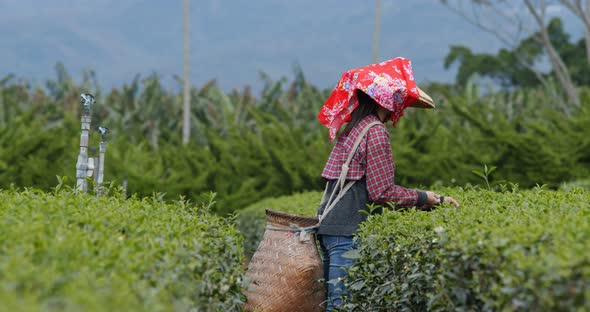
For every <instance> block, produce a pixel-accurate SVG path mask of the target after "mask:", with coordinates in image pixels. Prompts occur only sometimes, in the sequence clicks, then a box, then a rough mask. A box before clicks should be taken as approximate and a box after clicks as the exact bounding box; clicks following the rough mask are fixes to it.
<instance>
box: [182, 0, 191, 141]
mask: <svg viewBox="0 0 590 312" xmlns="http://www.w3.org/2000/svg"><path fill="white" fill-rule="evenodd" d="M188 4H189V0H184V10H183V16H184V19H183V20H184V24H183V30H184V58H183V67H184V70H183V74H184V77H183V81H184V86H183V96H182V98H183V113H182V143H184V144H186V143H188V141H189V138H190V134H191V125H190V121H191V120H190V100H191V98H190V96H191V94H190V84H189V6H188Z"/></svg>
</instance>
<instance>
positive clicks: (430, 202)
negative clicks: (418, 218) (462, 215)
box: [424, 191, 459, 208]
mask: <svg viewBox="0 0 590 312" xmlns="http://www.w3.org/2000/svg"><path fill="white" fill-rule="evenodd" d="M443 203H449V204H451V205H453V206H455V207H459V202H457V201H456V200H455V199H454V198H452V197H446V196H441V195H438V194H436V193H434V192H430V191H427V192H426V204H425V205H424V206H426V207H427V208H432V207H433V206H436V205H441V204H443Z"/></svg>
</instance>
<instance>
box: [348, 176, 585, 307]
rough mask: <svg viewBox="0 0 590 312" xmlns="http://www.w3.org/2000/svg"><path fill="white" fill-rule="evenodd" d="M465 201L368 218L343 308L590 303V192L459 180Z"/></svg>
mask: <svg viewBox="0 0 590 312" xmlns="http://www.w3.org/2000/svg"><path fill="white" fill-rule="evenodd" d="M441 193H443V194H449V195H452V196H453V197H455V198H456V199H458V200H459V201H460V202H461V203H462V206H461V207H460V208H458V209H454V208H451V207H443V208H440V209H437V210H434V211H432V212H421V211H415V210H409V211H404V212H389V211H388V212H385V213H384V214H382V215H376V216H373V217H370V218H369V220H368V221H367V222H365V223H364V224H363V225H362V226H361V228H360V230H359V233H358V235H359V236H358V237H359V239H360V241H362V242H363V243H361V244H360V245H359V249H358V252H353V253H352V254H351V256H353V257H356V258H357V260H358V261H357V262H356V264H355V265H353V266H352V267H351V269H350V271H349V275H348V277H347V281H346V283H347V284H348V287H349V289H350V296H349V297H348V298H347V300H348V301H347V303H346V305H345V306H344V307H343V310H345V311H367V309H370V310H372V311H389V310H394V311H426V310H433V311H450V310H460V311H473V310H477V311H479V310H484V311H486V310H487V311H489V310H502V311H504V310H524V311H541V310H544V311H549V310H551V311H572V310H576V309H588V308H590V305H589V303H588V302H590V301H589V300H590V258H589V257H588V250H590V240H589V239H588V238H589V237H590V224H589V223H588V220H590V192H588V191H584V190H582V189H581V188H572V189H570V190H569V191H565V192H555V191H548V190H544V189H543V188H541V187H538V188H535V189H533V190H528V191H518V190H516V189H514V190H512V191H509V190H506V191H504V192H501V193H496V192H492V191H487V190H474V189H461V188H452V189H444V190H442V191H441Z"/></svg>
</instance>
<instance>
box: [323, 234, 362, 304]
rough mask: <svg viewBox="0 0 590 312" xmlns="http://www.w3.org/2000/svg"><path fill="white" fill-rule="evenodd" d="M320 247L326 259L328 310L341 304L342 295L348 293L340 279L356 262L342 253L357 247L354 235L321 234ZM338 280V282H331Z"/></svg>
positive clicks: (325, 273) (324, 259) (325, 276)
mask: <svg viewBox="0 0 590 312" xmlns="http://www.w3.org/2000/svg"><path fill="white" fill-rule="evenodd" d="M318 238H319V241H320V248H321V250H322V258H323V261H324V279H325V280H326V283H327V292H326V301H327V302H326V312H329V311H332V309H333V308H334V307H337V306H339V305H340V304H341V299H340V296H341V295H343V294H346V293H347V291H346V287H344V283H343V282H342V281H341V280H339V281H338V279H339V278H343V277H345V276H346V271H345V270H344V269H348V268H349V267H350V266H351V265H352V264H353V262H354V260H352V259H348V258H344V257H342V254H343V253H345V252H347V251H349V250H351V249H356V245H355V244H354V243H353V241H352V236H333V235H319V237H318ZM329 281H338V283H336V284H334V283H329Z"/></svg>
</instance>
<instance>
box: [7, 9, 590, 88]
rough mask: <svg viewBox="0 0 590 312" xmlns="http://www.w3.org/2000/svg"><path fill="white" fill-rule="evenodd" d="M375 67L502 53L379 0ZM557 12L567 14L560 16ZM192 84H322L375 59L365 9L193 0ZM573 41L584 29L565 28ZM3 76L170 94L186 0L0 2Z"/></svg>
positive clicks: (455, 19) (448, 23)
mask: <svg viewBox="0 0 590 312" xmlns="http://www.w3.org/2000/svg"><path fill="white" fill-rule="evenodd" d="M381 3H382V15H381V36H380V40H381V45H380V49H379V57H380V59H381V60H384V59H389V58H393V57H396V56H404V57H407V58H410V59H411V60H412V62H413V65H414V71H415V75H416V77H417V79H418V81H419V82H420V81H427V80H431V81H451V80H453V79H454V70H449V71H447V70H444V68H443V59H444V56H445V55H446V54H447V53H448V51H449V45H451V44H460V45H466V46H468V47H470V48H472V49H473V50H474V51H477V52H495V51H496V50H497V49H498V48H500V47H501V45H500V43H499V42H498V40H496V39H495V38H494V37H493V36H491V35H489V34H487V33H484V32H482V31H481V30H479V29H477V28H475V27H474V26H471V25H470V24H468V23H467V22H465V21H464V20H463V19H462V18H461V17H459V16H457V15H456V14H454V13H453V12H451V11H450V10H449V9H447V8H446V7H444V6H443V5H441V4H440V3H439V1H438V0H382V1H381ZM552 13H554V14H557V15H559V14H564V13H563V12H561V11H560V10H559V9H558V8H557V9H556V8H554V9H553V10H552ZM190 16H191V25H190V27H191V39H190V47H191V83H192V84H194V85H197V86H199V85H202V84H203V83H205V82H206V81H208V80H210V79H213V78H215V79H217V81H218V83H219V84H220V85H221V86H222V87H223V88H224V89H226V90H229V89H231V88H234V87H237V88H242V87H243V86H245V85H246V84H249V85H253V86H254V87H255V88H256V87H259V86H260V85H261V81H260V78H259V72H260V71H264V72H266V73H267V74H269V75H270V77H271V78H273V79H279V78H281V77H283V76H286V77H289V78H290V77H292V73H293V65H294V64H299V65H300V66H301V67H302V68H303V72H304V74H305V76H306V78H307V79H308V80H309V81H311V82H312V83H313V84H315V85H317V86H319V87H322V88H324V87H331V86H332V85H333V84H334V83H335V82H336V81H337V80H338V78H339V77H340V75H341V73H342V72H343V71H345V70H346V69H349V68H352V67H357V66H362V65H366V64H368V63H371V61H372V40H373V16H374V1H372V0H363V1H359V0H323V1H320V0H300V1H285V0H250V1H238V0H191V1H190ZM567 28H568V30H569V31H570V32H572V33H574V34H580V33H581V30H582V25H581V24H579V23H572V22H570V23H568V24H567ZM0 38H2V40H1V41H0V77H3V76H4V75H6V74H8V73H14V74H16V75H17V76H18V77H21V78H24V79H27V80H30V81H33V82H36V83H40V84H42V83H44V81H45V79H49V78H54V77H55V70H54V67H55V64H56V63H57V62H58V61H61V62H63V63H64V64H65V65H66V68H67V70H68V71H69V72H70V74H72V75H73V76H74V77H75V78H76V79H79V78H80V76H81V72H82V70H83V69H84V68H92V69H94V70H95V71H96V72H97V75H98V78H99V82H100V84H101V86H102V87H106V88H110V87H111V86H117V85H121V84H122V83H126V82H130V81H131V80H132V79H133V77H134V76H135V75H136V74H140V75H142V76H146V75H148V74H150V73H153V72H156V73H158V74H160V75H161V77H162V78H163V80H164V81H165V82H166V83H167V85H168V86H170V87H171V88H176V87H177V85H176V84H175V83H173V79H172V77H173V76H174V75H179V76H180V75H182V0H167V1H162V0H159V1H158V0H151V1H148V0H118V1H115V0H51V1H47V0H0Z"/></svg>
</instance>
